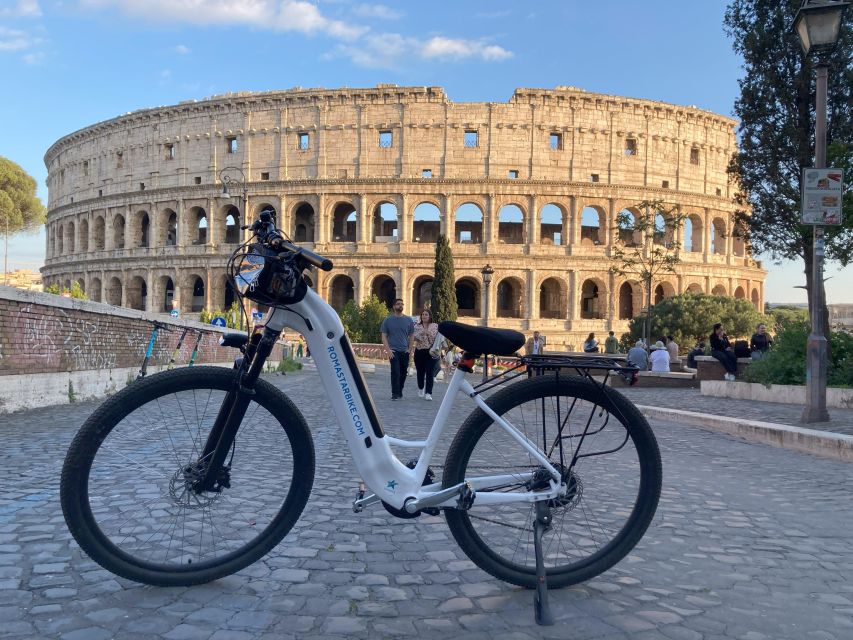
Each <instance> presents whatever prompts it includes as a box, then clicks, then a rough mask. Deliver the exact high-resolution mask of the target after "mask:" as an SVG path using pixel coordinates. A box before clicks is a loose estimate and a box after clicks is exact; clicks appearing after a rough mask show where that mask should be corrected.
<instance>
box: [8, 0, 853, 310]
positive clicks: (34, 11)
mask: <svg viewBox="0 0 853 640" xmlns="http://www.w3.org/2000/svg"><path fill="white" fill-rule="evenodd" d="M725 5H726V2H725V1H723V0H700V1H695V2H683V1H677V0H669V1H665V0H646V1H645V2H636V1H635V0H610V1H609V2H600V3H599V2H595V3H593V2H581V1H579V0H562V1H560V0H553V1H552V0H547V1H546V0H540V1H534V2H528V3H521V2H518V1H517V0H514V1H504V0H492V1H489V2H472V1H465V0H454V1H448V2H445V1H442V0H433V1H432V2H405V1H398V2H393V1H390V0H384V1H383V3H382V4H377V3H369V2H360V1H358V0H315V1H302V2H297V1H292V0H0V69H2V70H3V74H2V76H3V85H4V88H5V96H4V99H3V100H2V101H0V123H2V125H0V126H2V129H0V131H1V132H2V136H0V155H3V156H6V157H8V158H10V159H12V160H14V161H15V162H17V163H18V164H20V165H22V166H23V167H24V168H25V169H26V170H27V171H28V172H29V173H30V174H31V175H33V176H34V177H35V178H36V179H37V180H38V182H39V194H40V196H41V197H42V199H43V200H44V201H46V198H47V190H46V188H45V187H44V179H45V176H46V170H45V167H44V163H43V160H42V158H43V156H44V152H45V151H46V150H47V148H48V147H49V146H50V145H51V144H52V143H53V142H54V141H56V140H57V139H58V138H60V137H61V136H63V135H65V134H68V133H70V132H72V131H74V130H76V129H79V128H81V127H84V126H87V125H90V124H93V123H95V122H98V121H100V120H104V119H107V118H112V117H115V116H117V115H120V114H122V113H125V112H127V111H132V110H135V109H140V108H145V107H153V106H158V105H168V104H174V103H176V102H179V101H181V100H188V99H193V98H203V97H206V96H210V95H213V94H217V93H225V92H227V91H266V90H273V89H287V88H290V87H294V86H302V87H329V88H332V87H340V86H350V87H358V86H373V85H376V84H377V83H381V82H391V83H396V84H400V85H438V86H442V87H444V89H445V91H446V93H447V95H448V96H449V98H450V99H451V100H453V101H457V102H462V101H475V102H480V101H506V100H507V99H508V98H509V97H510V96H511V95H512V92H513V90H514V89H515V88H516V87H542V88H553V87H555V86H557V85H572V86H576V87H580V88H582V89H586V90H588V91H595V92H602V93H609V94H616V95H624V96H630V97H637V98H648V99H653V100H662V101H665V102H672V103H675V104H684V105H695V106H697V107H699V108H702V109H709V110H711V111H714V112H716V113H720V114H723V115H732V108H733V104H734V100H735V98H736V97H737V95H738V86H737V79H738V77H739V76H740V74H741V69H740V60H739V59H738V58H737V57H736V56H735V54H734V53H733V52H732V50H731V43H730V42H729V40H728V39H727V37H726V36H725V34H724V33H723V29H722V19H723V13H724V11H725ZM43 258H44V236H43V233H42V234H40V235H37V236H18V237H17V238H15V239H14V240H12V241H11V242H10V267H12V268H15V267H29V268H36V267H38V266H39V265H40V264H41V261H42V260H43ZM764 264H765V267H767V268H768V269H769V270H770V274H769V275H768V278H767V294H766V299H767V300H768V301H771V302H782V301H786V302H787V301H791V302H805V293H804V292H803V290H802V289H795V288H793V284H803V283H804V281H805V277H804V275H803V273H802V267H801V265H799V264H792V263H788V264H784V265H782V266H775V265H773V264H772V263H771V262H770V261H769V260H765V261H764ZM826 275H828V276H832V278H831V279H830V280H829V281H828V282H827V293H828V298H829V301H830V302H853V286H851V285H853V267H848V268H846V269H844V270H839V269H838V268H837V267H834V266H832V265H830V266H829V267H828V268H827V274H826Z"/></svg>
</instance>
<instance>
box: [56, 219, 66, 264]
mask: <svg viewBox="0 0 853 640" xmlns="http://www.w3.org/2000/svg"><path fill="white" fill-rule="evenodd" d="M64 236H65V225H63V224H60V225H57V227H56V255H58V256H61V255H62V254H63V253H65V237H64Z"/></svg>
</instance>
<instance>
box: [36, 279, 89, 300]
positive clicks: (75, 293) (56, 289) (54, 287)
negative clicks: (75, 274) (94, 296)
mask: <svg viewBox="0 0 853 640" xmlns="http://www.w3.org/2000/svg"><path fill="white" fill-rule="evenodd" d="M44 292H45V293H52V294H53V295H55V296H65V297H66V298H74V299H76V300H88V299H89V296H87V295H86V293H85V292H84V291H83V287H81V286H80V283H79V282H77V281H75V282H72V283H71V288H70V289H68V288H65V287H60V286H59V285H58V284H55V283H54V284H51V285H48V286H46V287H45V288H44Z"/></svg>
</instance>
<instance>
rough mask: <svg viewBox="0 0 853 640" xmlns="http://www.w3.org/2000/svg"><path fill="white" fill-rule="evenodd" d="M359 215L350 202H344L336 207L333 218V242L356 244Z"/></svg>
mask: <svg viewBox="0 0 853 640" xmlns="http://www.w3.org/2000/svg"><path fill="white" fill-rule="evenodd" d="M357 223H358V213H357V212H356V210H355V207H353V206H352V205H351V204H350V203H349V202H342V203H340V204H339V205H337V206H336V207H335V213H334V215H333V216H332V241H333V242H355V241H356V238H357V237H358V236H357V232H358V231H357V227H358V225H357Z"/></svg>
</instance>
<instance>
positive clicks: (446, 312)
mask: <svg viewBox="0 0 853 640" xmlns="http://www.w3.org/2000/svg"><path fill="white" fill-rule="evenodd" d="M457 311H458V307H457V306H456V277H455V276H454V274H453V254H452V253H451V252H450V243H449V242H448V241H447V237H446V236H445V235H443V234H442V235H439V236H438V241H437V242H436V243H435V280H433V283H432V317H433V321H434V322H442V321H443V320H456V313H457Z"/></svg>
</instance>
